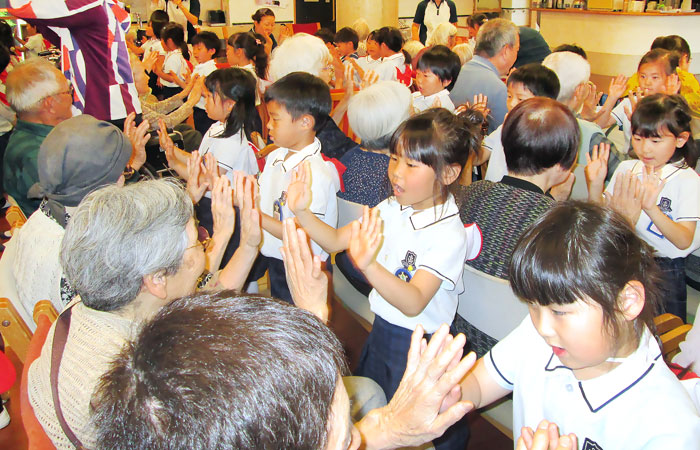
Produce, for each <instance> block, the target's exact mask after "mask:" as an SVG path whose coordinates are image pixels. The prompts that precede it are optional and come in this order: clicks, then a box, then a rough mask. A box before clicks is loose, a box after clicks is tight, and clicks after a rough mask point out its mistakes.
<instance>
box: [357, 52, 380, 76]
mask: <svg viewBox="0 0 700 450" xmlns="http://www.w3.org/2000/svg"><path fill="white" fill-rule="evenodd" d="M381 63H382V58H378V59H372V57H371V56H369V55H367V56H363V57H361V58H357V65H358V66H360V67H362V70H364V71H365V72H367V71H368V70H374V71H375V72H376V71H377V67H379V65H380V64H381Z"/></svg>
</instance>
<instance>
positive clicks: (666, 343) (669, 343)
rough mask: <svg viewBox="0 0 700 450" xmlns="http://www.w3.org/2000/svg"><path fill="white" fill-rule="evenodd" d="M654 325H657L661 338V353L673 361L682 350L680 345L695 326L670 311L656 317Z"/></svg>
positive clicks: (666, 358)
mask: <svg viewBox="0 0 700 450" xmlns="http://www.w3.org/2000/svg"><path fill="white" fill-rule="evenodd" d="M654 325H656V333H657V334H658V335H659V337H660V338H661V346H662V348H661V353H663V355H664V360H666V361H671V360H672V359H673V357H674V356H676V354H678V352H680V348H679V347H678V346H679V345H680V343H681V342H683V341H684V340H685V337H686V335H687V334H688V332H689V331H690V329H691V328H693V326H692V325H690V324H687V323H683V321H682V320H681V318H680V317H678V316H674V315H673V314H669V313H665V314H661V315H660V316H656V317H654Z"/></svg>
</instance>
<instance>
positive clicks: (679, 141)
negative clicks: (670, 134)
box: [676, 131, 690, 148]
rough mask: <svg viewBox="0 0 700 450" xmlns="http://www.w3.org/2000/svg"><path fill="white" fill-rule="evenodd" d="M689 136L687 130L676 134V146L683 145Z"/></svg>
mask: <svg viewBox="0 0 700 450" xmlns="http://www.w3.org/2000/svg"><path fill="white" fill-rule="evenodd" d="M689 138H690V133H689V132H687V131H684V132H682V133H681V134H679V135H678V136H676V148H681V147H683V146H684V145H685V143H686V142H688V139H689Z"/></svg>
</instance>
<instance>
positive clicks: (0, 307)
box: [0, 298, 32, 364]
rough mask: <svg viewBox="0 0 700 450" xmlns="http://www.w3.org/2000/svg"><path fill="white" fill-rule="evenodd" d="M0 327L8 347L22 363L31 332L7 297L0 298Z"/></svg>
mask: <svg viewBox="0 0 700 450" xmlns="http://www.w3.org/2000/svg"><path fill="white" fill-rule="evenodd" d="M0 329H2V336H3V337H4V338H5V342H6V343H7V345H8V347H11V348H12V350H13V351H14V352H15V354H16V355H17V357H18V358H19V360H20V361H21V362H22V363H23V364H24V361H25V359H26V356H27V349H28V348H29V341H30V340H31V339H32V332H31V330H30V329H29V327H28V326H27V324H26V323H25V322H24V320H22V316H20V314H19V313H18V312H17V309H15V307H14V306H13V305H12V302H11V301H10V299H8V298H0Z"/></svg>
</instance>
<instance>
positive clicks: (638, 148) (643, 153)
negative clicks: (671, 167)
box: [632, 128, 688, 171]
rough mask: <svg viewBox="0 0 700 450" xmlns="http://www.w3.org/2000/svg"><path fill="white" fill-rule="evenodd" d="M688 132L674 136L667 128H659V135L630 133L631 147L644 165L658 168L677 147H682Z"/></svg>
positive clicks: (669, 157) (666, 161)
mask: <svg viewBox="0 0 700 450" xmlns="http://www.w3.org/2000/svg"><path fill="white" fill-rule="evenodd" d="M687 140H688V133H682V134H681V136H674V135H673V133H671V132H670V131H668V129H666V128H663V129H661V130H659V137H648V138H645V137H642V136H640V135H638V134H632V148H633V149H634V153H635V154H636V155H637V157H638V158H639V159H640V160H641V161H642V162H643V163H644V165H645V166H647V167H650V168H653V169H654V171H657V170H660V169H661V168H662V167H663V166H664V165H666V163H668V161H669V160H670V159H671V157H672V156H673V154H674V153H675V152H676V149H677V148H680V147H683V146H684V145H685V142H686V141H687Z"/></svg>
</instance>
